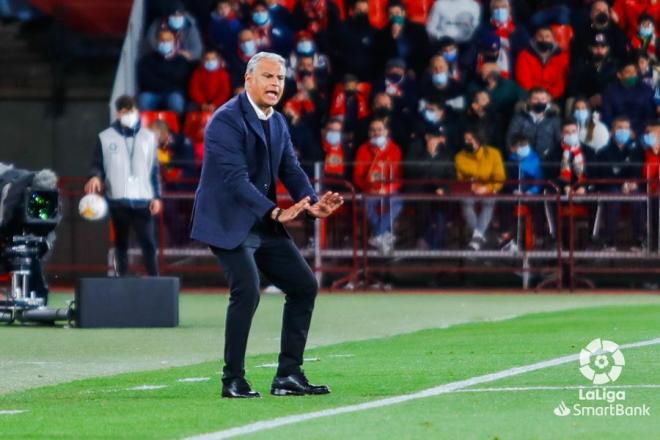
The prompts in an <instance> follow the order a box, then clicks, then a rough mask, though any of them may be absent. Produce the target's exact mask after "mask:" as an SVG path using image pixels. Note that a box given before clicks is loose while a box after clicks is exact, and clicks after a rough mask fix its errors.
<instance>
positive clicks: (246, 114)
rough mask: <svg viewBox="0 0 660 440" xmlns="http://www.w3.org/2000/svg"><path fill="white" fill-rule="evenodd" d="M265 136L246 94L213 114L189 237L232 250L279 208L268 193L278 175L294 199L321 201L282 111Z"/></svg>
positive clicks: (271, 122) (207, 128) (276, 116)
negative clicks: (300, 158) (269, 148)
mask: <svg viewBox="0 0 660 440" xmlns="http://www.w3.org/2000/svg"><path fill="white" fill-rule="evenodd" d="M268 123H269V127H270V133H271V136H270V140H271V142H270V144H271V148H272V152H271V154H270V155H269V153H268V146H267V144H266V137H265V134H264V130H263V127H262V126H261V122H260V121H259V119H258V118H257V114H256V113H255V111H254V109H253V108H252V106H251V105H250V102H249V101H248V99H247V96H246V94H245V92H243V93H241V94H240V95H237V96H235V97H233V98H232V99H230V100H229V101H228V102H227V103H225V104H224V105H223V106H222V107H220V108H219V109H218V110H216V112H215V113H214V114H213V117H212V118H211V120H210V121H209V123H208V125H207V126H206V131H205V133H204V162H203V164H202V175H201V177H200V181H199V186H198V187H197V192H196V194H195V205H194V206H193V220H192V232H191V234H190V236H191V238H193V239H194V240H198V241H201V242H203V243H206V244H209V245H212V246H216V247H219V248H222V249H234V248H236V247H237V246H239V245H240V244H241V243H242V242H243V241H244V240H245V238H246V237H247V235H248V232H249V231H250V229H251V228H252V226H254V224H255V223H256V222H257V221H258V220H261V219H263V218H264V217H265V216H266V215H267V214H268V213H269V212H270V211H271V209H273V208H274V207H275V203H274V202H273V201H271V200H270V199H269V198H268V196H267V194H268V189H269V186H270V184H271V170H274V172H273V175H274V177H276V178H277V177H279V179H280V180H281V181H282V183H284V186H285V187H286V188H287V190H288V191H289V193H290V194H291V197H292V198H293V199H294V200H295V201H298V200H300V199H302V198H304V197H305V196H310V197H311V198H312V203H314V202H316V201H317V200H318V199H317V197H316V193H315V192H314V189H313V188H312V186H311V184H310V183H309V179H308V178H307V175H306V174H305V173H304V172H303V170H302V169H301V168H300V164H299V163H298V159H297V158H296V155H295V152H294V150H293V145H292V143H291V136H290V135H289V131H288V129H287V126H286V120H285V119H284V116H282V114H281V113H279V112H275V114H274V115H273V116H272V117H271V118H270V119H269V120H268Z"/></svg>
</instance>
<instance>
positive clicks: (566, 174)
mask: <svg viewBox="0 0 660 440" xmlns="http://www.w3.org/2000/svg"><path fill="white" fill-rule="evenodd" d="M561 149H562V155H561V167H560V171H559V176H560V177H561V179H562V180H564V181H565V182H573V177H575V178H576V180H577V182H578V183H582V182H584V180H585V178H586V176H585V174H584V156H583V155H582V147H580V144H578V145H577V146H575V147H571V146H570V145H567V144H565V143H564V142H562V143H561Z"/></svg>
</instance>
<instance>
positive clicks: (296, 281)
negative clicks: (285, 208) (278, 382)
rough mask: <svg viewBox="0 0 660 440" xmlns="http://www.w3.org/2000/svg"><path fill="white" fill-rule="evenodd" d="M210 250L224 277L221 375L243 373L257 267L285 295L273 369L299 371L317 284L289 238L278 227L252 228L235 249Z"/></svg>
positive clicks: (256, 290)
mask: <svg viewBox="0 0 660 440" xmlns="http://www.w3.org/2000/svg"><path fill="white" fill-rule="evenodd" d="M211 250H212V251H213V253H214V254H215V255H216V256H217V257H218V260H219V261H220V265H221V266H222V268H223V270H224V272H225V276H226V277H227V280H228V281H229V306H228V307H227V319H226V322H225V352H224V357H225V366H224V368H223V378H222V379H223V381H224V382H227V381H228V380H231V379H234V378H238V377H244V375H245V350H246V346H247V340H248V334H249V333H250V326H251V325H252V317H253V316H254V312H255V311H256V310H257V305H258V304H259V271H261V272H263V273H264V275H266V276H267V277H268V279H269V280H270V281H271V282H272V283H273V284H274V285H275V286H277V287H278V288H280V289H281V290H282V291H283V292H284V294H285V295H286V300H285V303H284V315H283V319H282V337H281V348H280V355H279V360H278V362H279V367H278V369H277V375H278V376H287V375H289V374H293V373H297V372H299V371H300V367H301V366H302V363H303V352H304V351H305V343H306V342H307V332H308V331H309V325H310V322H311V319H312V311H313V310H314V300H315V298H316V294H317V292H318V284H317V282H316V278H315V277H314V273H313V272H312V270H311V269H310V267H309V266H308V265H307V262H305V260H304V259H303V257H302V256H301V255H300V252H298V249H297V248H296V247H295V245H294V243H293V241H292V240H291V239H290V238H289V237H287V236H285V235H283V234H282V233H279V232H273V231H267V230H265V229H261V228H254V229H253V230H252V231H251V232H250V234H249V235H248V237H247V238H246V239H245V241H244V242H243V243H242V244H241V245H240V246H239V247H237V248H236V249H232V250H226V249H219V248H215V247H211Z"/></svg>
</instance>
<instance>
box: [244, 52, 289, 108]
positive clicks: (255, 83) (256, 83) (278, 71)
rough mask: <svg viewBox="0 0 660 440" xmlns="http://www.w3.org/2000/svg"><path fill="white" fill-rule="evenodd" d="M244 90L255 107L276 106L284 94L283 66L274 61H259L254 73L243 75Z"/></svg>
mask: <svg viewBox="0 0 660 440" xmlns="http://www.w3.org/2000/svg"><path fill="white" fill-rule="evenodd" d="M245 89H246V90H247V92H248V93H249V94H250V98H252V100H253V101H254V103H255V104H257V106H259V107H261V108H265V107H272V106H274V105H276V104H277V103H278V101H279V100H280V98H281V97H282V93H284V66H282V65H281V64H280V63H279V62H277V61H276V60H271V59H268V58H266V59H263V60H261V61H260V62H259V63H258V64H257V65H256V67H255V69H254V71H252V72H248V73H246V74H245Z"/></svg>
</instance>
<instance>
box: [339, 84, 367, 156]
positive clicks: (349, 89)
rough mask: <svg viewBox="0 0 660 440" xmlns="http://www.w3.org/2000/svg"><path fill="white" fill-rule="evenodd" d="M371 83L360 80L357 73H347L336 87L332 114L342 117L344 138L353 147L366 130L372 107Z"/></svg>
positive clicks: (358, 142) (357, 143)
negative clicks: (370, 102)
mask: <svg viewBox="0 0 660 440" xmlns="http://www.w3.org/2000/svg"><path fill="white" fill-rule="evenodd" d="M370 97H371V84H369V83H366V82H359V81H358V79H357V77H356V76H355V75H351V74H347V75H345V76H344V78H343V82H342V83H341V84H338V85H337V86H336V87H335V90H334V93H333V95H332V100H331V104H330V116H331V117H338V118H341V120H342V122H343V130H344V140H345V142H346V143H347V144H348V145H349V146H350V147H351V148H354V146H355V145H359V144H360V142H361V141H362V136H361V134H362V133H364V132H365V131H366V127H367V125H368V121H369V116H370V115H371V107H370V105H369V100H370Z"/></svg>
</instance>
